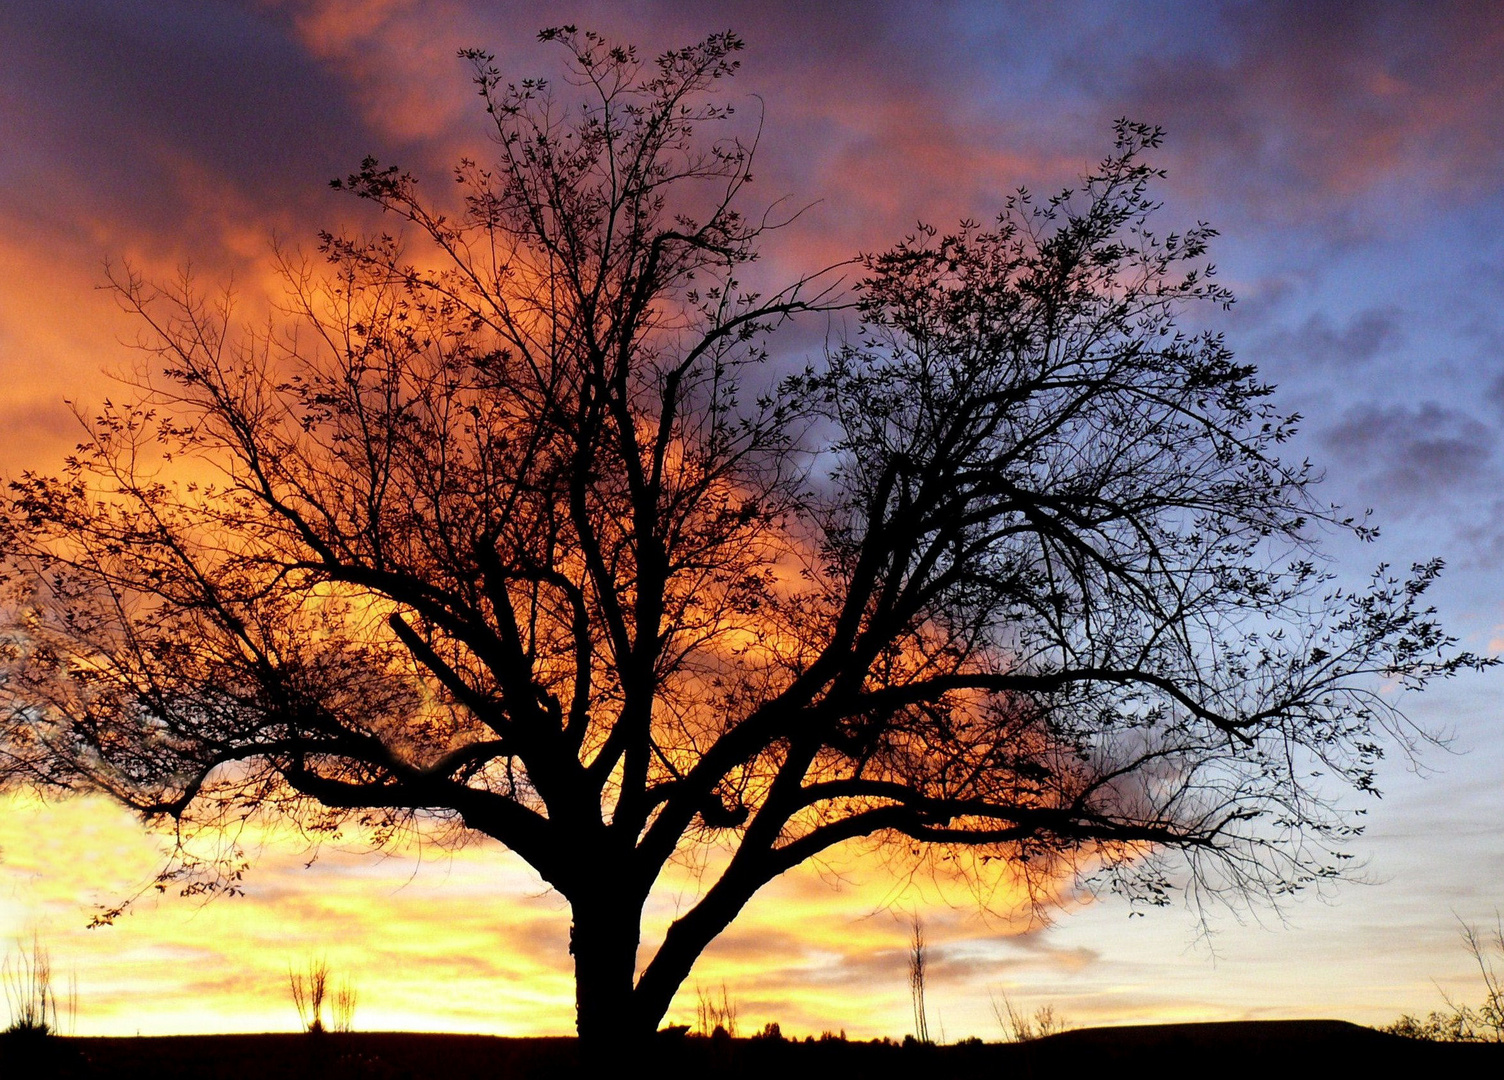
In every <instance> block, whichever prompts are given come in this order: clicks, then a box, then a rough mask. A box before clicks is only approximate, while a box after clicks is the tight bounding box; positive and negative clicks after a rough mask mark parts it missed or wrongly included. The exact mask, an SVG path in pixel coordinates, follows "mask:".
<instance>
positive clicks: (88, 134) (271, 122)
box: [0, 0, 369, 257]
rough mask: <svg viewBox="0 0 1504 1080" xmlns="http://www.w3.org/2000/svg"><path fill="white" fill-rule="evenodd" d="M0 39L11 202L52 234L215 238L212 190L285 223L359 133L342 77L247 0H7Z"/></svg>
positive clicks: (355, 153) (350, 150) (216, 198)
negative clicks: (21, 145) (13, 156)
mask: <svg viewBox="0 0 1504 1080" xmlns="http://www.w3.org/2000/svg"><path fill="white" fill-rule="evenodd" d="M0 35H3V37H4V39H5V41H6V53H7V56H6V61H7V62H6V63H5V64H4V65H0V87H3V90H0V93H3V94H4V96H5V99H6V100H7V102H8V110H7V111H8V112H9V113H10V123H11V124H12V125H14V127H15V128H16V129H17V130H16V131H15V132H14V135H16V136H19V137H20V139H22V140H24V142H25V144H26V147H27V155H28V156H27V158H26V159H25V160H22V161H16V160H13V162H12V169H15V170H19V171H20V172H21V173H22V175H21V176H15V175H12V176H11V177H9V178H8V179H9V180H10V181H11V182H12V187H11V190H12V193H13V196H14V198H13V200H12V202H11V212H12V213H25V214H27V215H28V216H29V217H31V218H33V219H40V218H46V219H52V220H54V221H56V223H57V226H58V227H59V228H61V229H64V230H69V229H71V230H74V231H88V230H89V229H90V228H91V227H95V226H98V225H99V223H100V222H101V220H104V221H106V222H107V223H108V224H107V225H106V226H104V227H102V228H97V229H96V231H104V232H109V233H115V234H116V235H119V233H126V234H130V235H134V236H156V237H158V238H160V239H166V238H172V239H175V240H176V241H178V242H187V243H188V244H190V245H191V244H192V243H193V242H194V240H195V239H196V240H198V241H200V242H204V241H208V242H212V240H211V237H210V236H206V235H205V233H206V232H207V231H208V230H207V228H206V226H208V225H212V223H211V222H206V221H205V220H204V219H205V216H206V215H205V214H204V207H205V204H206V203H209V204H212V203H215V202H220V203H235V202H241V203H244V204H246V206H245V207H244V209H243V211H242V213H243V214H245V215H246V216H263V215H264V216H265V217H266V218H269V219H272V220H276V219H277V218H279V217H280V218H281V219H282V220H283V221H284V222H285V221H286V220H287V217H288V214H289V212H290V211H291V210H292V208H294V207H296V206H299V205H302V204H306V203H307V202H308V201H309V199H310V197H311V196H319V195H320V194H321V193H322V191H323V189H324V186H325V184H326V183H327V181H328V180H329V179H330V177H332V176H334V175H336V174H337V173H338V172H340V171H343V170H345V169H347V168H348V166H349V164H350V163H351V162H352V161H357V160H358V159H359V154H360V152H361V149H360V148H361V146H362V144H363V143H366V142H368V141H369V140H368V139H367V138H366V137H365V135H364V134H363V127H362V124H361V123H360V121H359V118H358V117H357V116H356V115H355V114H354V113H353V111H352V110H351V108H350V107H349V105H348V103H347V102H346V100H345V96H344V93H343V89H342V87H341V86H340V84H339V82H338V81H337V80H336V79H334V78H331V77H330V75H329V73H328V72H326V71H325V70H323V69H322V68H321V67H320V66H319V65H318V64H317V63H315V62H314V61H313V59H312V58H310V57H309V56H308V55H307V53H306V51H305V50H304V49H303V48H302V47H301V46H300V45H299V44H298V42H297V41H295V40H294V39H292V38H290V37H289V36H288V35H287V34H286V33H285V32H284V28H283V27H281V26H279V25H278V24H277V23H276V22H274V21H273V20H270V19H268V18H266V17H264V16H263V15H261V14H259V13H257V12H256V11H252V10H249V9H240V8H237V7H236V6H234V5H229V4H202V3H187V2H172V0H168V2H161V0H154V2H149V3H148V2H119V3H100V2H95V3H87V2H80V0H19V2H12V3H7V4H5V5H3V6H0ZM15 200H19V201H20V204H21V205H19V206H18V205H17V202H16V201H15ZM111 226H113V227H111ZM117 230H118V232H117ZM195 255H196V256H197V257H212V250H211V251H203V250H198V251H195Z"/></svg>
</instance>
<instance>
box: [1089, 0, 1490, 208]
mask: <svg viewBox="0 0 1504 1080" xmlns="http://www.w3.org/2000/svg"><path fill="white" fill-rule="evenodd" d="M1202 10H1203V11H1205V10H1207V9H1202ZM1212 10H1213V11H1215V12H1217V13H1219V14H1217V15H1216V16H1213V17H1211V18H1210V19H1208V20H1207V23H1206V26H1205V32H1204V35H1203V36H1202V37H1201V38H1200V39H1199V40H1198V39H1190V40H1187V41H1182V42H1181V44H1180V46H1179V48H1177V49H1173V50H1165V51H1163V52H1159V53H1157V54H1137V55H1135V54H1134V53H1133V52H1131V51H1129V52H1125V53H1121V54H1119V55H1117V56H1116V57H1113V56H1110V55H1109V56H1101V57H1097V58H1096V59H1097V61H1099V62H1098V63H1088V62H1084V61H1083V62H1082V63H1081V64H1080V66H1079V69H1078V72H1077V75H1078V77H1079V78H1080V79H1081V80H1082V82H1083V83H1084V85H1086V86H1087V87H1088V88H1089V90H1090V91H1091V92H1092V93H1094V94H1096V95H1099V96H1100V97H1101V98H1103V99H1105V100H1114V101H1116V102H1118V103H1119V104H1120V106H1121V107H1122V108H1123V109H1125V110H1126V111H1129V112H1131V113H1133V114H1135V115H1138V116H1142V117H1144V118H1146V119H1149V120H1152V121H1154V122H1156V123H1161V124H1164V125H1165V126H1166V127H1168V128H1169V129H1170V132H1171V136H1172V144H1171V145H1172V153H1173V154H1174V155H1175V156H1176V157H1177V158H1178V159H1179V160H1180V161H1182V162H1183V165H1182V167H1181V168H1182V174H1181V179H1182V180H1188V181H1190V178H1192V177H1194V178H1195V179H1194V181H1190V182H1193V183H1197V184H1199V185H1200V186H1201V188H1202V190H1203V191H1204V192H1206V193H1207V194H1209V195H1214V196H1215V197H1216V198H1217V199H1218V200H1220V201H1226V202H1231V203H1235V204H1238V205H1239V206H1240V209H1241V211H1242V212H1243V213H1247V214H1248V215H1250V216H1251V217H1253V218H1254V219H1256V220H1257V219H1262V220H1264V221H1266V222H1268V223H1270V224H1274V225H1297V226H1300V227H1302V228H1303V229H1305V230H1309V229H1310V228H1312V227H1315V228H1318V229H1320V230H1321V231H1323V232H1325V233H1328V234H1330V235H1334V236H1336V235H1341V234H1349V235H1361V234H1363V233H1365V232H1366V231H1367V230H1369V229H1370V228H1372V227H1375V226H1379V225H1381V226H1386V227H1387V226H1391V225H1395V224H1398V223H1402V222H1403V221H1404V220H1405V218H1406V217H1407V216H1408V215H1409V214H1411V213H1412V212H1413V211H1414V209H1415V207H1416V206H1417V204H1423V203H1426V202H1428V201H1430V200H1435V199H1437V198H1445V199H1464V200H1466V199H1475V198H1478V197H1480V196H1481V195H1484V194H1487V193H1490V192H1495V191H1497V190H1498V185H1499V176H1500V168H1501V166H1504V110H1500V109H1499V108H1498V107H1497V103H1498V101H1499V100H1501V98H1504V66H1501V65H1500V64H1499V63H1498V56H1499V54H1500V50H1501V48H1504V8H1501V7H1500V6H1499V5H1497V4H1491V3H1439V4H1428V5H1425V6H1424V7H1418V6H1416V5H1413V4H1407V3H1398V2H1391V3H1332V2H1328V3H1305V4H1257V5H1253V4H1249V5H1229V6H1226V7H1222V8H1218V9H1212Z"/></svg>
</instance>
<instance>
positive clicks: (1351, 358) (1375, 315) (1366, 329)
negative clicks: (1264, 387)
mask: <svg viewBox="0 0 1504 1080" xmlns="http://www.w3.org/2000/svg"><path fill="white" fill-rule="evenodd" d="M1404 325H1405V320H1404V315H1403V313H1402V312H1401V311H1400V310H1399V309H1398V308H1396V307H1394V306H1392V305H1384V306H1380V307H1370V308H1364V309H1363V310H1361V311H1358V312H1356V313H1354V314H1353V315H1351V316H1350V317H1348V318H1345V319H1341V320H1340V321H1339V319H1338V318H1334V317H1333V316H1332V315H1331V314H1329V313H1328V312H1325V311H1321V312H1317V313H1315V314H1313V315H1310V316H1308V317H1307V318H1306V319H1305V321H1304V322H1302V323H1301V324H1300V325H1299V326H1296V327H1294V328H1291V329H1281V330H1277V331H1275V332H1274V333H1272V334H1270V335H1269V336H1268V337H1267V338H1265V339H1264V340H1263V341H1260V342H1258V343H1257V345H1256V346H1255V347H1254V348H1253V349H1251V350H1250V355H1256V356H1257V357H1258V360H1259V367H1260V369H1261V370H1265V371H1267V372H1269V373H1271V374H1274V373H1280V372H1285V371H1291V370H1293V369H1298V368H1307V369H1310V368H1324V369H1329V370H1332V371H1334V372H1337V373H1343V372H1352V371H1354V370H1355V369H1358V368H1362V367H1366V366H1367V365H1369V364H1371V363H1372V362H1373V361H1374V360H1375V359H1377V358H1378V357H1379V356H1381V355H1383V354H1385V353H1387V352H1390V351H1391V350H1394V349H1397V348H1399V347H1401V346H1403V344H1404V342H1405V330H1404Z"/></svg>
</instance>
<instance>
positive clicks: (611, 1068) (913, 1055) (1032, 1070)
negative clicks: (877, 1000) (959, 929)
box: [0, 1020, 1504, 1080]
mask: <svg viewBox="0 0 1504 1080" xmlns="http://www.w3.org/2000/svg"><path fill="white" fill-rule="evenodd" d="M629 1056H630V1055H627V1054H625V1053H624V1054H623V1055H621V1057H620V1058H619V1059H617V1060H615V1061H613V1062H611V1063H610V1065H608V1066H607V1067H605V1068H597V1069H591V1070H582V1069H581V1068H580V1067H579V1065H578V1062H577V1059H576V1048H575V1043H574V1040H573V1039H563V1038H555V1039H499V1038H491V1037H487V1036H477V1035H418V1034H404V1033H400V1032H372V1033H364V1032H362V1033H356V1034H351V1035H319V1036H313V1035H293V1034H286V1035H182V1036H169V1037H157V1038H124V1039H51V1040H46V1041H44V1042H38V1041H36V1040H17V1039H16V1038H14V1037H3V1038H0V1080H13V1078H14V1080H32V1078H37V1080H53V1078H56V1080H69V1078H75V1077H76V1078H84V1077H88V1078H94V1077H110V1078H117V1077H118V1078H121V1080H134V1078H141V1080H146V1078H150V1080H176V1078H178V1077H185V1078H186V1077H195V1078H222V1077H223V1078H231V1077H233V1078H235V1080H241V1078H245V1080H305V1078H306V1080H315V1078H317V1080H346V1078H350V1080H354V1078H362V1080H364V1078H371V1080H470V1078H471V1077H506V1078H511V1077H519V1078H523V1077H526V1078H532V1077H539V1078H542V1077H568V1076H578V1075H600V1074H609V1075H613V1076H615V1075H632V1076H635V1075H644V1076H648V1077H654V1078H658V1077H673V1076H694V1077H699V1076H713V1077H759V1078H771V1080H802V1078H804V1077H810V1078H815V1077H818V1078H821V1080H868V1078H873V1080H880V1078H884V1080H885V1078H888V1077H893V1078H899V1077H902V1078H904V1080H952V1078H954V1080H969V1078H972V1077H978V1078H981V1077H988V1078H991V1077H998V1078H1007V1080H1032V1078H1035V1077H1040V1078H1043V1077H1049V1078H1051V1080H1059V1078H1060V1077H1062V1076H1072V1075H1083V1074H1084V1075H1086V1076H1088V1077H1092V1078H1093V1080H1095V1078H1096V1077H1105V1078H1107V1080H1117V1077H1120V1076H1122V1075H1123V1073H1124V1072H1127V1073H1128V1074H1130V1075H1135V1076H1136V1075H1147V1076H1155V1075H1162V1076H1166V1077H1193V1078H1197V1080H1201V1078H1205V1080H1225V1078H1229V1077H1240V1076H1257V1077H1260V1078H1264V1080H1285V1078H1290V1077H1303V1076H1312V1077H1333V1078H1336V1077H1342V1078H1345V1077H1349V1076H1357V1075H1361V1074H1362V1073H1364V1072H1368V1071H1372V1072H1374V1073H1376V1074H1378V1075H1388V1074H1393V1073H1394V1072H1395V1071H1396V1070H1407V1071H1408V1070H1416V1071H1418V1072H1419V1075H1420V1076H1429V1075H1435V1074H1437V1073H1439V1072H1440V1071H1441V1070H1450V1071H1451V1072H1452V1073H1453V1074H1454V1075H1456V1074H1458V1073H1460V1075H1457V1077H1456V1080H1471V1078H1473V1077H1486V1076H1504V1045H1497V1044H1495V1045H1447V1044H1432V1043H1417V1042H1412V1041H1410V1040H1408V1039H1402V1038H1400V1037H1398V1036H1394V1035H1385V1034H1382V1033H1380V1032H1377V1031H1373V1030H1370V1029H1368V1028H1362V1027H1358V1026H1356V1025H1354V1024H1348V1023H1344V1022H1342V1021H1337V1020H1312V1021H1303V1020H1276V1021H1259V1022H1248V1023H1232V1024H1169V1025H1158V1026H1153V1027H1120V1028H1088V1029H1085V1030H1081V1031H1068V1032H1065V1033H1064V1034H1061V1035H1054V1036H1051V1037H1049V1038H1047V1039H1040V1040H1038V1041H1036V1042H1032V1043H1027V1044H1023V1045H998V1044H988V1045H977V1044H972V1045H960V1046H939V1047H936V1046H900V1045H897V1044H892V1043H889V1044H883V1043H860V1042H841V1041H839V1040H834V1039H832V1040H828V1041H822V1042H811V1043H804V1042H773V1041H767V1040H747V1039H736V1040H729V1039H677V1040H675V1039H662V1040H660V1042H659V1043H658V1044H656V1045H655V1047H654V1049H653V1051H652V1053H651V1054H650V1055H646V1056H645V1058H644V1060H628V1058H629ZM1108 1070H1111V1071H1108Z"/></svg>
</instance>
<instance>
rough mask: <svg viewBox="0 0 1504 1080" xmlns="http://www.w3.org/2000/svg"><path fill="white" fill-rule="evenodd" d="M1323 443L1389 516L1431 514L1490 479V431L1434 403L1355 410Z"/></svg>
mask: <svg viewBox="0 0 1504 1080" xmlns="http://www.w3.org/2000/svg"><path fill="white" fill-rule="evenodd" d="M1321 441H1322V443H1323V444H1325V446H1326V448H1327V449H1328V450H1329V451H1331V453H1332V454H1333V455H1334V456H1335V457H1336V458H1337V459H1338V460H1339V461H1341V462H1342V463H1343V464H1344V465H1346V466H1348V471H1350V472H1352V471H1357V472H1362V473H1366V474H1367V475H1368V476H1369V477H1370V478H1371V480H1372V488H1371V490H1372V491H1373V492H1374V494H1375V496H1376V497H1377V498H1378V499H1379V500H1380V501H1381V502H1382V503H1384V504H1385V507H1386V509H1387V511H1388V513H1390V514H1396V513H1397V514H1406V513H1410V512H1415V513H1425V512H1427V511H1428V510H1434V509H1435V508H1436V506H1437V504H1438V502H1439V501H1440V500H1442V499H1443V498H1444V497H1445V496H1447V495H1448V494H1450V493H1452V492H1455V491H1459V490H1466V489H1468V488H1470V487H1473V486H1475V485H1477V484H1478V483H1479V482H1480V481H1482V480H1484V479H1486V478H1488V477H1490V476H1491V475H1492V469H1493V462H1492V448H1493V444H1494V441H1495V439H1494V431H1493V429H1491V428H1489V427H1488V426H1487V425H1485V424H1483V423H1481V422H1479V421H1478V420H1476V419H1474V418H1473V417H1471V416H1468V415H1467V414H1466V413H1463V412H1461V411H1459V410H1457V409H1452V408H1449V407H1447V406H1443V405H1439V404H1437V403H1435V402H1423V403H1421V404H1419V405H1388V406H1376V405H1359V406H1356V407H1354V408H1352V409H1350V410H1349V411H1348V412H1347V414H1346V415H1345V416H1344V417H1343V418H1342V420H1341V421H1340V422H1338V423H1337V424H1335V425H1333V426H1331V427H1329V428H1327V429H1326V430H1325V431H1324V432H1323V433H1322V436H1321Z"/></svg>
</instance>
